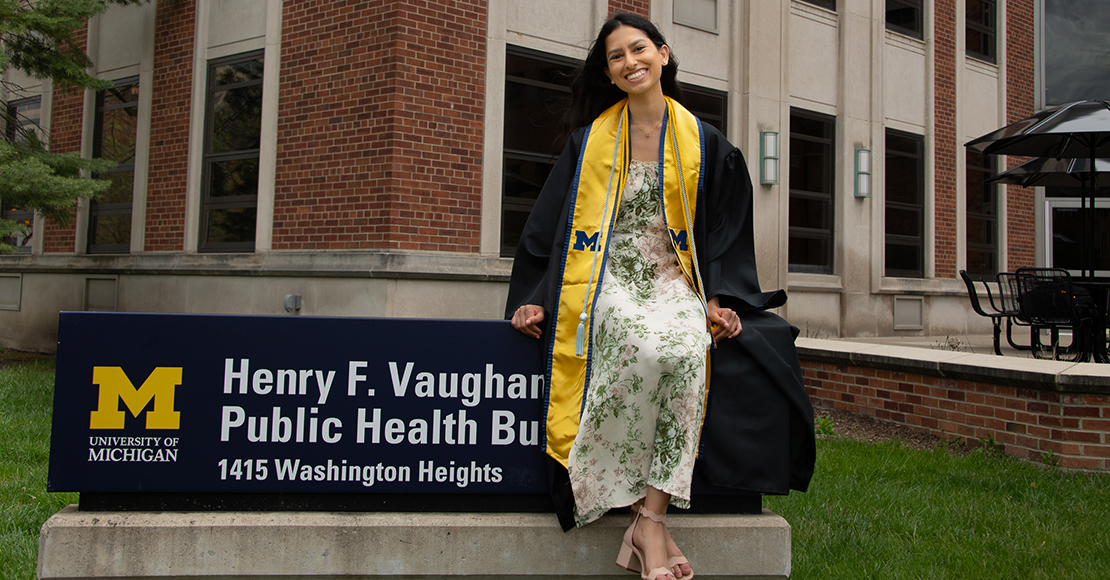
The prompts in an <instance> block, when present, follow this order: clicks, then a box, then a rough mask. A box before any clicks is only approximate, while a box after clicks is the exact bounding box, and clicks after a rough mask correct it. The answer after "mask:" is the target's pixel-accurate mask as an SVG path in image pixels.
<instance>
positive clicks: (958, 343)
mask: <svg viewBox="0 0 1110 580" xmlns="http://www.w3.org/2000/svg"><path fill="white" fill-rule="evenodd" d="M1013 338H1014V342H1015V343H1017V344H1019V345H1027V344H1029V329H1027V328H1015V329H1014V332H1013ZM1061 338H1062V341H1063V342H1064V343H1065V344H1067V343H1068V342H1069V341H1070V340H1071V338H1070V337H1068V336H1066V335H1065V336H1063V337H1061ZM833 340H844V341H848V342H863V343H868V344H889V345H893V346H909V347H914V348H928V349H933V350H947V351H955V352H966V353H972V354H990V355H993V354H994V338H993V337H992V336H991V335H989V334H973V335H963V334H961V335H948V336H872V337H866V338H835V339H833ZM1002 356H1004V357H1018V358H1033V355H1032V354H1031V353H1030V352H1029V351H1028V350H1017V349H1014V348H1012V347H1011V346H1010V345H1009V344H1007V343H1006V335H1005V329H1003V335H1002Z"/></svg>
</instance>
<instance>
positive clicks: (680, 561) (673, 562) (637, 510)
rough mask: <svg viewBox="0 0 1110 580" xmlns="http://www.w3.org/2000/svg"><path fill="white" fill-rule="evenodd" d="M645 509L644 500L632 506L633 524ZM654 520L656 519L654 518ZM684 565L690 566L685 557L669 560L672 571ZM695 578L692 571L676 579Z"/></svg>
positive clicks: (664, 516) (668, 563)
mask: <svg viewBox="0 0 1110 580" xmlns="http://www.w3.org/2000/svg"><path fill="white" fill-rule="evenodd" d="M643 508H644V500H643V499H639V500H636V503H633V504H632V506H631V511H632V513H633V514H634V517H633V519H632V521H633V522H635V521H636V518H638V517H640V510H641V509H643ZM660 517H661V518H662V519H664V520H666V518H667V516H666V515H663V516H660ZM652 519H653V520H654V518H652ZM663 525H664V526H666V525H667V524H663ZM667 535H668V536H669V535H670V532H667ZM682 564H685V565H687V566H689V565H690V561H689V560H687V559H686V557H685V556H675V557H673V558H671V559H669V560H667V567H668V568H670V569H671V570H674V567H675V566H679V565H682ZM625 569H626V570H627V569H628V568H625ZM637 571H638V570H633V572H637ZM671 574H672V575H673V574H674V573H673V572H672V573H671ZM693 577H694V571H693V570H692V569H691V570H690V573H689V574H686V575H684V576H676V577H675V578H676V580H692V579H693Z"/></svg>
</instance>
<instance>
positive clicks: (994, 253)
mask: <svg viewBox="0 0 1110 580" xmlns="http://www.w3.org/2000/svg"><path fill="white" fill-rule="evenodd" d="M996 163H997V160H996V158H995V157H994V156H993V155H992V156H987V155H983V154H981V153H975V152H972V151H968V152H967V200H966V202H965V206H964V208H965V210H966V214H965V216H966V219H967V271H968V273H969V274H974V275H977V276H980V277H983V278H993V277H994V275H995V274H997V273H998V185H997V184H994V183H987V179H989V178H990V177H991V176H993V175H994V173H995V164H996Z"/></svg>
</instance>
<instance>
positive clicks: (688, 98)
mask: <svg viewBox="0 0 1110 580" xmlns="http://www.w3.org/2000/svg"><path fill="white" fill-rule="evenodd" d="M681 84H682V100H683V103H682V106H684V107H686V109H687V110H689V111H690V112H691V113H693V114H694V115H697V117H698V119H700V120H701V121H702V122H703V123H705V124H706V125H710V126H712V127H713V128H714V129H716V130H718V131H720V132H721V134H722V135H724V134H728V130H727V129H726V127H728V95H727V94H726V93H724V92H722V91H715V90H713V89H707V88H705V87H699V86H697V85H688V84H686V83H681Z"/></svg>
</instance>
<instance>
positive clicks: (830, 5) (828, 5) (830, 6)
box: [802, 0, 836, 12]
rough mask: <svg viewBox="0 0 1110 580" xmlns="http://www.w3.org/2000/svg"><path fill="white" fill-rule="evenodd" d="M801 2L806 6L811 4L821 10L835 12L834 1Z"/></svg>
mask: <svg viewBox="0 0 1110 580" xmlns="http://www.w3.org/2000/svg"><path fill="white" fill-rule="evenodd" d="M802 2H805V3H806V4H813V5H814V6H820V7H821V8H827V9H829V10H832V11H833V12H835V11H836V0H802Z"/></svg>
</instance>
